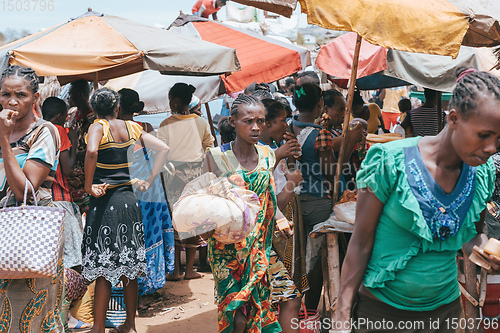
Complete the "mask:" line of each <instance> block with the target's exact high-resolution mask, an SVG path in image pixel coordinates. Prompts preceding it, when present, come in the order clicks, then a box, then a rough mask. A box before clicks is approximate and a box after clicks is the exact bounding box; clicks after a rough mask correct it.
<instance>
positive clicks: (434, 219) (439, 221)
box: [405, 146, 476, 240]
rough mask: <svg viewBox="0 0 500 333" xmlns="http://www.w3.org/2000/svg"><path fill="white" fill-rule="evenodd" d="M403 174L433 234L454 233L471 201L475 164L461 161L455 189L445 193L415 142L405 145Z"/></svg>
mask: <svg viewBox="0 0 500 333" xmlns="http://www.w3.org/2000/svg"><path fill="white" fill-rule="evenodd" d="M405 160H406V174H407V178H408V183H409V185H410V188H411V190H412V192H413V194H414V195H415V197H416V198H417V201H418V203H419V206H420V209H421V210H422V213H423V215H424V218H425V220H426V223H427V225H428V226H429V229H430V230H431V233H432V235H433V237H434V238H438V239H441V240H445V239H447V238H448V237H450V236H453V235H455V234H456V233H457V232H458V231H459V230H460V227H461V226H462V224H463V221H464V220H465V216H466V215H467V211H468V210H469V208H470V205H471V204H472V199H473V192H474V189H475V185H476V168H475V167H470V166H468V165H466V164H465V163H464V165H463V169H462V174H461V175H460V178H459V180H458V182H457V185H456V188H455V190H453V192H452V193H450V194H446V193H444V191H443V190H442V189H441V188H440V187H439V185H437V183H436V182H435V181H434V179H433V178H432V176H431V174H430V172H429V170H427V168H426V167H425V164H424V163H423V160H422V156H421V155H420V152H419V150H418V147H417V146H413V147H407V148H405Z"/></svg>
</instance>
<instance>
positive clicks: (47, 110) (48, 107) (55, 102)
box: [42, 97, 68, 121]
mask: <svg viewBox="0 0 500 333" xmlns="http://www.w3.org/2000/svg"><path fill="white" fill-rule="evenodd" d="M67 112H68V105H67V104H66V102H65V101H63V100H62V99H60V98H57V97H48V98H47V99H46V100H45V101H44V102H43V105H42V115H43V119H45V120H47V121H51V120H52V119H54V118H55V117H57V116H58V115H60V114H63V113H67Z"/></svg>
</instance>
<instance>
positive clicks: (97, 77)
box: [94, 72, 99, 91]
mask: <svg viewBox="0 0 500 333" xmlns="http://www.w3.org/2000/svg"><path fill="white" fill-rule="evenodd" d="M97 89H99V74H98V72H95V73H94V91H95V90H97Z"/></svg>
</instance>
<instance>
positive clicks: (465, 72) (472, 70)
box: [457, 68, 477, 83]
mask: <svg viewBox="0 0 500 333" xmlns="http://www.w3.org/2000/svg"><path fill="white" fill-rule="evenodd" d="M474 72H477V69H475V68H469V69H466V70H464V71H463V72H462V73H460V75H458V78H457V83H458V82H459V81H460V80H462V79H463V77H464V76H466V75H468V74H470V73H474Z"/></svg>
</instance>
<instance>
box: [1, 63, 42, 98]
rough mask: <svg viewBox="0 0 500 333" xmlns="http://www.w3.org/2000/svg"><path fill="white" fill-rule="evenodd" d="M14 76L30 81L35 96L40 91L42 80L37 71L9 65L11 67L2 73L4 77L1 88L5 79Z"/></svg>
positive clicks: (2, 77)
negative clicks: (39, 86)
mask: <svg viewBox="0 0 500 333" xmlns="http://www.w3.org/2000/svg"><path fill="white" fill-rule="evenodd" d="M13 76H17V77H20V78H22V79H24V80H26V81H28V83H29V87H30V88H31V91H32V92H33V94H34V93H36V92H37V91H38V85H39V83H40V79H39V78H38V75H36V73H35V71H34V70H32V69H31V68H29V67H21V66H17V65H9V67H7V68H6V69H5V70H4V71H3V72H2V76H1V77H0V87H1V86H2V84H3V81H5V79H7V78H9V77H13Z"/></svg>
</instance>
